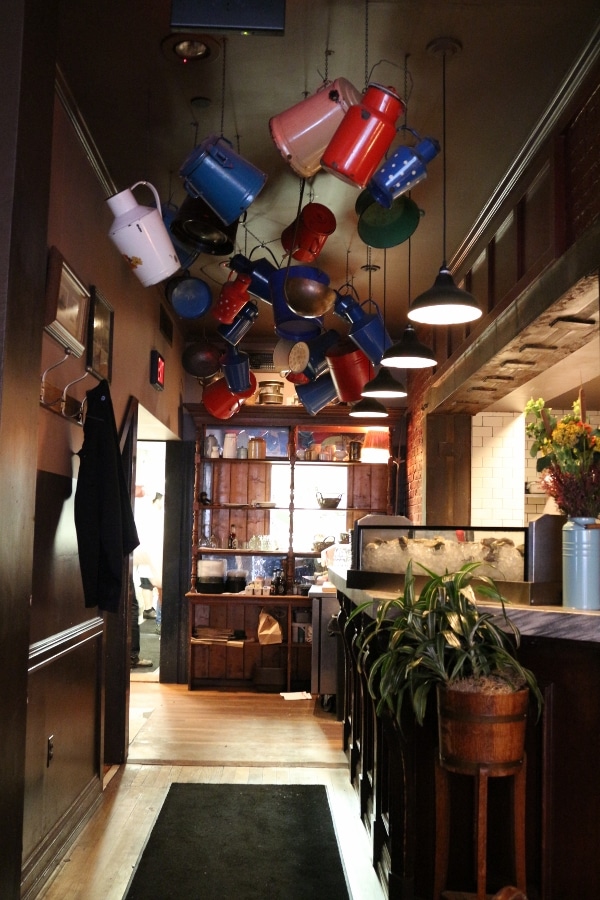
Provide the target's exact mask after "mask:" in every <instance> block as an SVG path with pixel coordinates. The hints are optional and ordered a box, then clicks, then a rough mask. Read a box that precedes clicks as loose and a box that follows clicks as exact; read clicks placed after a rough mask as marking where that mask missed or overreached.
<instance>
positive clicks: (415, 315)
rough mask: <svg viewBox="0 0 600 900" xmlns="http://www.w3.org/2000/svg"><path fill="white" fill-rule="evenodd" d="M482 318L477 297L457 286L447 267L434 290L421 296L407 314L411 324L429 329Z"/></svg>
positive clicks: (438, 277) (435, 284) (442, 271)
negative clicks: (424, 325) (425, 326)
mask: <svg viewBox="0 0 600 900" xmlns="http://www.w3.org/2000/svg"><path fill="white" fill-rule="evenodd" d="M480 316H481V309H480V308H479V306H478V305H477V301H476V300H475V297H473V295H472V294H469V293H468V291H463V290H461V289H460V288H458V287H457V286H456V284H455V283H454V279H453V277H452V275H451V274H450V272H449V270H448V269H447V268H446V264H445V263H443V264H442V267H441V269H440V271H439V273H438V276H437V278H436V279H435V282H434V284H433V287H430V288H429V290H428V291H424V292H423V293H422V294H419V296H418V297H417V298H416V300H413V302H412V304H411V307H410V309H409V311H408V318H409V319H410V320H411V321H412V322H421V323H422V324H426V325H461V324H464V323H465V322H474V321H475V319H479V318H480Z"/></svg>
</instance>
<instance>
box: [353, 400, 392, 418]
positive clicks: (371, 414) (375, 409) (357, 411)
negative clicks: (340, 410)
mask: <svg viewBox="0 0 600 900" xmlns="http://www.w3.org/2000/svg"><path fill="white" fill-rule="evenodd" d="M349 415H351V416H352V417H353V418H356V419H386V418H387V415H388V411H387V409H386V408H385V406H383V404H381V403H379V401H378V400H371V399H367V398H365V399H364V400H359V401H358V403H355V404H354V406H353V407H352V409H351V410H350V413H349Z"/></svg>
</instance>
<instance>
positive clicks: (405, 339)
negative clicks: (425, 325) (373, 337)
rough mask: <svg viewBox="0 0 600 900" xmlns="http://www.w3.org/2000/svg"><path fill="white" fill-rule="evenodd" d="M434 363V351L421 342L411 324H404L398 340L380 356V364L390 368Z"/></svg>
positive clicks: (422, 367)
mask: <svg viewBox="0 0 600 900" xmlns="http://www.w3.org/2000/svg"><path fill="white" fill-rule="evenodd" d="M436 364H437V360H436V358H435V353H434V352H433V350H431V349H430V348H429V347H427V346H426V345H425V344H423V343H421V341H420V340H419V338H418V337H417V332H416V331H415V329H414V327H413V326H412V325H407V326H406V328H405V329H404V334H403V335H402V337H401V338H400V340H399V341H397V342H396V343H395V344H392V346H391V347H388V349H387V350H386V351H385V353H384V354H383V356H382V358H381V365H382V366H388V367H389V368H391V369H425V368H427V366H435V365H436Z"/></svg>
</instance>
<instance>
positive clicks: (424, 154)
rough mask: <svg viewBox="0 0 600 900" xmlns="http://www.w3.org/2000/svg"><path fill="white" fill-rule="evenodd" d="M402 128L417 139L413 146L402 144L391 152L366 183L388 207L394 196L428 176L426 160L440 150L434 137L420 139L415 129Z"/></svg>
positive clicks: (383, 204) (409, 188)
mask: <svg viewBox="0 0 600 900" xmlns="http://www.w3.org/2000/svg"><path fill="white" fill-rule="evenodd" d="M405 131H410V133H411V134H412V135H413V136H414V137H416V138H417V141H418V143H417V144H416V145H415V146H414V147H410V146H408V144H401V145H400V146H399V147H397V149H396V150H395V151H394V153H392V154H391V156H389V157H388V158H387V159H386V160H385V162H383V163H382V165H381V166H380V167H379V168H378V169H377V171H376V172H375V173H374V175H373V177H372V178H371V180H370V181H369V183H368V185H367V189H368V191H369V193H370V194H371V196H372V197H374V199H375V200H376V201H377V202H378V203H380V204H381V205H382V206H385V207H386V209H390V207H391V205H392V203H393V202H394V200H395V199H396V197H400V195H401V194H406V193H407V192H408V191H411V190H412V189H413V188H414V186H415V185H416V184H418V183H419V182H420V181H422V180H423V179H424V178H425V177H426V175H427V163H429V162H431V160H432V159H434V158H435V157H436V156H437V154H438V153H439V152H440V145H439V143H438V142H437V141H436V140H435V139H434V138H423V139H421V138H420V137H419V135H418V134H417V132H416V131H413V129H412V128H407V129H405Z"/></svg>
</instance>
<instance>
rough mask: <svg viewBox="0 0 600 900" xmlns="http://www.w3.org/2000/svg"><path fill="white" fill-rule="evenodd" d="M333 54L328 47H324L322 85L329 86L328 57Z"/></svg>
mask: <svg viewBox="0 0 600 900" xmlns="http://www.w3.org/2000/svg"><path fill="white" fill-rule="evenodd" d="M332 53H333V50H330V49H329V45H328V46H327V47H325V76H324V78H323V82H324V84H329V57H330V56H331V54H332Z"/></svg>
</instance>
